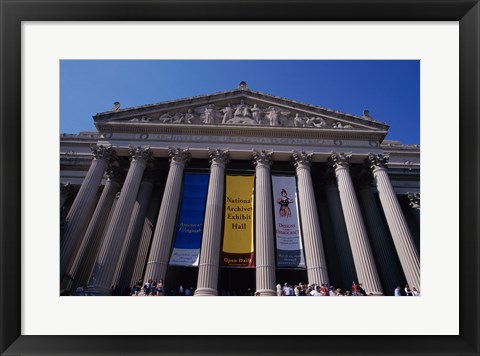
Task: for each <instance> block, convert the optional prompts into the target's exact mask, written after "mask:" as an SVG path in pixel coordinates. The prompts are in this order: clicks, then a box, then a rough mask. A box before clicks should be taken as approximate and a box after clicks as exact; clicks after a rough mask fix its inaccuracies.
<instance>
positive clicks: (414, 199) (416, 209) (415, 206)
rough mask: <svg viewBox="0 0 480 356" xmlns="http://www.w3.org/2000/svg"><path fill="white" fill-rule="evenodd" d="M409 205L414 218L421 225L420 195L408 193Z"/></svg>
mask: <svg viewBox="0 0 480 356" xmlns="http://www.w3.org/2000/svg"><path fill="white" fill-rule="evenodd" d="M407 198H408V203H409V205H410V207H411V208H412V212H413V216H414V217H415V220H416V221H417V224H418V225H420V193H410V192H409V193H407Z"/></svg>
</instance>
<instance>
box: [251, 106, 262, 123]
mask: <svg viewBox="0 0 480 356" xmlns="http://www.w3.org/2000/svg"><path fill="white" fill-rule="evenodd" d="M261 114H262V110H260V109H259V108H258V107H257V104H253V108H252V117H253V120H255V122H256V123H257V124H259V123H260V120H261V117H260V116H261Z"/></svg>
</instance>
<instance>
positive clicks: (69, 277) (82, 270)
mask: <svg viewBox="0 0 480 356" xmlns="http://www.w3.org/2000/svg"><path fill="white" fill-rule="evenodd" d="M118 175H119V172H118V170H114V169H111V170H109V171H108V172H107V180H106V182H105V187H104V188H103V191H102V195H101V196H100V199H99V201H98V203H97V207H96V208H95V211H94V212H93V216H92V218H91V219H90V224H88V228H87V231H86V232H85V235H84V237H83V240H82V243H81V245H80V248H79V249H78V252H77V253H76V254H75V258H74V259H73V261H72V263H71V264H70V265H69V267H68V268H67V273H66V274H65V276H64V281H63V283H62V288H64V289H68V290H71V291H73V290H75V288H76V287H77V286H79V285H80V284H85V283H86V282H88V278H89V276H90V272H91V268H92V266H93V264H94V262H95V259H96V257H97V254H98V250H99V248H100V243H101V241H102V236H103V233H104V230H105V225H106V221H107V218H108V214H109V213H110V209H111V207H112V204H113V201H114V199H115V195H116V194H117V191H118V189H119V188H120V184H119V182H118ZM72 287H73V288H72Z"/></svg>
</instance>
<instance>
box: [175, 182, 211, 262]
mask: <svg viewBox="0 0 480 356" xmlns="http://www.w3.org/2000/svg"><path fill="white" fill-rule="evenodd" d="M208 177H209V175H208V174H195V173H186V174H185V175H184V177H183V195H182V202H181V208H180V217H179V219H178V225H177V230H176V231H177V234H176V238H175V244H174V246H173V252H172V256H171V258H170V264H171V265H176V266H198V260H199V256H200V245H201V243H202V232H203V219H204V215H205V204H206V201H207V189H208Z"/></svg>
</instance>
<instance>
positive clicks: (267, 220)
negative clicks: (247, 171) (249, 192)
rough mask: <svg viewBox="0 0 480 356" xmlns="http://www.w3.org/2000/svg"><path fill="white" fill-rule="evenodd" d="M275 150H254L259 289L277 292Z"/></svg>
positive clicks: (256, 269)
mask: <svg viewBox="0 0 480 356" xmlns="http://www.w3.org/2000/svg"><path fill="white" fill-rule="evenodd" d="M272 155H273V152H266V151H253V158H254V161H255V252H256V253H255V255H256V261H257V262H256V266H255V273H256V282H257V293H260V295H261V296H263V295H267V296H268V295H270V296H275V295H277V292H276V287H275V245H274V235H273V211H272V181H271V179H270V164H271V163H272Z"/></svg>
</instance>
